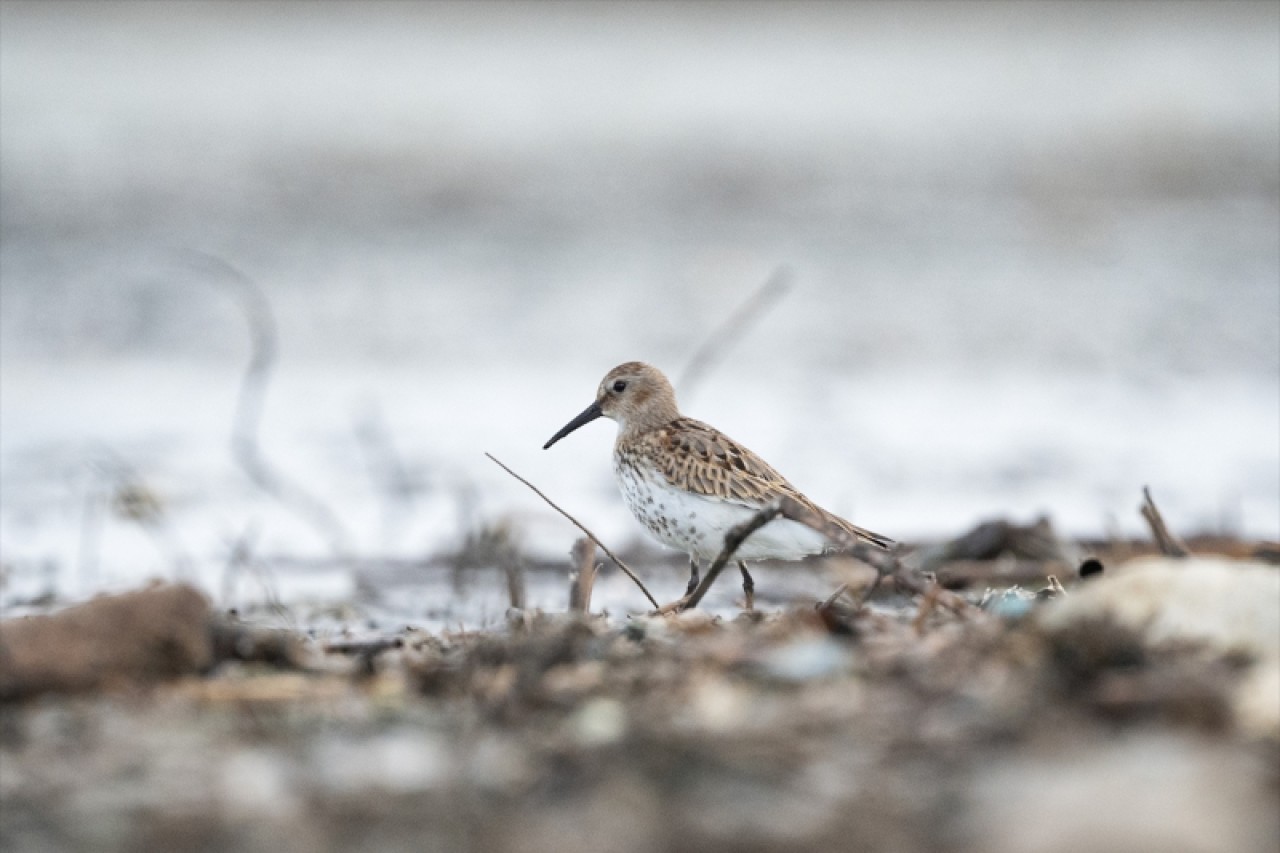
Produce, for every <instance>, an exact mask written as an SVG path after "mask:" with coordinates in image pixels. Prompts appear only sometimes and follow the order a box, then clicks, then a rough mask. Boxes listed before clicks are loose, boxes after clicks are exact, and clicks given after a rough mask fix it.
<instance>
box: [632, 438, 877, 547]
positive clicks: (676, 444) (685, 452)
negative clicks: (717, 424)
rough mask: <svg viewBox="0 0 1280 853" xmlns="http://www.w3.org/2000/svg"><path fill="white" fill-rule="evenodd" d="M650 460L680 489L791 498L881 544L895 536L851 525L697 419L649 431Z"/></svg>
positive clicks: (742, 500)
mask: <svg viewBox="0 0 1280 853" xmlns="http://www.w3.org/2000/svg"><path fill="white" fill-rule="evenodd" d="M645 438H646V441H645V444H646V445H648V450H649V457H650V460H651V461H652V462H653V463H654V465H655V467H656V468H657V469H658V470H659V471H660V472H661V473H662V476H663V477H664V478H665V479H666V481H667V482H668V483H669V484H670V485H672V486H674V487H675V488H679V489H685V490H687V491H690V492H693V493H694V494H698V495H702V496H704V497H708V498H716V499H718V500H722V501H729V502H731V503H736V504H741V505H743V506H746V507H750V508H752V509H758V508H760V507H763V506H765V505H766V504H768V503H769V502H770V501H773V500H775V499H776V498H779V497H784V496H785V497H788V498H791V499H792V500H794V501H797V502H798V503H800V504H802V505H803V506H805V507H807V508H808V509H810V510H812V511H813V512H815V513H817V514H818V515H820V516H822V517H823V518H824V519H826V520H827V521H828V522H831V523H834V524H835V525H836V526H838V527H840V528H841V529H843V530H845V531H846V532H848V533H849V534H850V535H852V536H854V537H856V538H858V539H864V540H866V541H868V542H870V543H872V544H873V545H878V546H879V547H881V548H888V547H889V546H891V545H893V544H894V542H893V540H892V539H890V538H888V537H887V536H881V535H880V534H878V533H873V532H871V531H870V530H866V529H864V528H861V527H858V526H856V525H854V524H850V523H849V522H847V521H845V520H844V519H842V518H840V517H839V516H837V515H833V514H832V513H829V512H827V511H826V510H824V509H823V508H822V507H820V506H818V505H817V504H815V503H814V502H813V501H811V500H809V499H808V498H807V497H805V496H804V494H803V493H801V492H800V490H799V489H797V488H796V487H795V486H793V485H791V483H790V482H788V481H787V479H786V478H785V477H783V476H782V475H781V474H779V473H778V472H777V471H776V470H774V468H773V467H772V466H771V465H769V463H767V462H765V461H764V460H763V459H761V458H760V457H759V456H757V455H756V454H754V453H752V452H751V451H750V450H748V449H747V448H745V447H743V446H742V445H741V444H738V443H737V442H736V441H734V440H733V439H731V438H729V437H728V436H727V435H725V434H724V433H722V432H720V431H719V430H717V429H715V428H714V427H711V426H708V425H707V424H704V423H702V422H701V421H695V420H693V419H692V418H680V419H678V420H675V421H672V422H671V423H670V424H668V425H666V426H665V427H662V428H660V429H656V430H653V431H652V432H650V433H648V434H647V435H646V436H645Z"/></svg>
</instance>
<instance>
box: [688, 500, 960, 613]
mask: <svg viewBox="0 0 1280 853" xmlns="http://www.w3.org/2000/svg"><path fill="white" fill-rule="evenodd" d="M779 516H781V517H783V518H787V519H790V520H791V521H795V522H798V523H799V524H803V525H805V526H806V527H809V528H811V529H813V530H816V531H818V532H819V533H821V534H822V535H823V536H825V537H827V539H828V540H830V542H831V544H832V545H835V546H836V547H837V548H839V549H840V550H841V551H842V552H843V553H845V554H848V555H849V556H851V557H853V558H854V559H856V560H860V561H862V562H864V563H866V564H867V565H869V566H871V568H873V569H875V570H876V573H877V575H879V576H880V577H892V578H893V580H894V583H895V584H896V585H897V586H898V587H900V588H901V589H904V590H906V591H907V592H910V593H913V594H915V595H925V594H929V593H930V587H931V586H932V584H928V583H925V582H924V581H922V580H920V579H919V578H918V577H915V576H913V574H912V573H911V572H909V571H907V570H906V569H904V567H903V566H902V562H901V561H900V560H899V559H898V557H897V556H896V555H895V554H894V552H893V551H885V550H883V549H881V548H879V547H876V546H873V545H870V544H868V543H866V542H864V541H862V540H860V539H858V538H857V537H855V536H854V535H853V534H851V533H849V532H848V531H847V530H845V529H844V528H842V527H840V526H839V525H837V524H834V523H832V522H830V521H828V520H827V519H825V518H823V517H822V516H820V515H818V514H817V513H815V512H814V511H813V510H811V509H809V508H808V507H806V506H805V505H804V504H802V503H800V502H799V501H797V500H795V499H793V498H788V497H781V498H778V499H777V500H775V501H773V502H772V503H770V504H769V505H767V506H765V507H763V508H762V509H761V510H760V511H759V512H757V513H756V514H755V515H753V516H752V517H751V518H749V519H747V520H746V521H745V522H743V523H742V524H739V525H737V526H736V527H733V528H731V529H730V530H729V532H728V533H726V534H725V537H724V549H723V550H722V551H721V552H720V554H719V556H717V557H716V559H715V562H713V563H712V564H711V568H709V569H708V570H707V573H706V574H705V575H704V576H703V578H702V582H701V583H699V584H698V588H697V589H695V590H694V591H693V592H692V593H691V594H690V595H688V596H686V597H685V598H683V599H680V600H679V601H677V602H673V604H671V605H668V606H667V607H666V608H663V611H664V612H666V611H669V610H673V609H674V610H683V609H685V608H688V607H696V606H697V604H698V602H700V601H701V600H702V598H703V596H704V595H706V594H707V590H709V589H710V588H711V584H712V583H714V582H715V579H716V576H717V575H719V574H720V572H721V571H723V569H724V567H725V565H726V564H728V562H729V560H730V559H731V558H732V557H733V554H734V552H735V551H737V550H738V548H739V547H740V546H741V545H742V543H743V542H745V541H746V539H747V537H748V536H750V535H751V534H752V533H755V532H756V531H757V530H759V529H760V528H761V527H764V526H765V525H766V524H768V523H769V522H770V521H773V520H774V519H775V518H777V517H779ZM878 583H879V578H877V585H878ZM874 588H875V585H873V586H872V589H874ZM843 592H844V590H843V589H842V590H840V591H839V592H838V593H837V595H836V596H833V598H835V597H838V595H839V594H840V593H843ZM867 594H868V595H870V591H868V593H867ZM932 595H933V596H934V598H935V599H936V601H937V603H938V604H941V605H943V606H944V607H946V608H948V609H950V610H952V611H954V612H955V613H965V612H967V611H968V610H969V609H970V608H969V602H967V601H965V600H964V599H963V598H962V597H960V596H958V595H956V594H954V593H952V592H948V591H947V590H943V589H939V590H937V591H935V592H933V593H932Z"/></svg>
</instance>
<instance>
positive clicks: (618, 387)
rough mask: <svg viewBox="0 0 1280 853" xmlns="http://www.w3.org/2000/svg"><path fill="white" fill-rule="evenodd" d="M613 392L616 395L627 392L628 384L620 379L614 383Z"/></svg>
mask: <svg viewBox="0 0 1280 853" xmlns="http://www.w3.org/2000/svg"><path fill="white" fill-rule="evenodd" d="M613 390H614V393H616V394H621V393H622V392H623V391H625V390H627V383H625V382H623V381H622V380H621V379H619V380H618V381H617V382H615V383H613Z"/></svg>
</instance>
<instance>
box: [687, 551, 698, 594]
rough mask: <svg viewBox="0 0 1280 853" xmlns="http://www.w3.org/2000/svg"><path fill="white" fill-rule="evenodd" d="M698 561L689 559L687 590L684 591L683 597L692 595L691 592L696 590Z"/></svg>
mask: <svg viewBox="0 0 1280 853" xmlns="http://www.w3.org/2000/svg"><path fill="white" fill-rule="evenodd" d="M698 580H699V578H698V561H697V560H695V559H693V557H690V558H689V588H688V589H686V590H685V591H684V594H685V597H686V598H687V597H688V596H690V595H693V591H694V590H695V589H697V588H698Z"/></svg>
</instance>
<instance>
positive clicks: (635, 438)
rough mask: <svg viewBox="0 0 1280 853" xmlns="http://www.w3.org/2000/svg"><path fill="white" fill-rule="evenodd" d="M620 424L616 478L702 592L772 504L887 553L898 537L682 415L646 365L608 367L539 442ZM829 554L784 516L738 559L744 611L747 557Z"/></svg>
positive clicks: (817, 537)
mask: <svg viewBox="0 0 1280 853" xmlns="http://www.w3.org/2000/svg"><path fill="white" fill-rule="evenodd" d="M600 417H605V418H611V419H612V420H614V421H616V422H617V424H618V437H617V439H616V441H615V442H614V445H613V473H614V475H615V476H616V477H617V480H618V486H619V488H620V489H621V490H622V497H623V500H624V501H625V502H626V504H627V507H628V509H630V510H631V514H632V515H634V516H635V517H636V519H637V520H638V521H639V522H640V523H641V524H643V525H644V526H645V527H646V528H648V530H649V532H650V533H651V534H653V536H654V538H656V539H657V540H658V541H660V542H663V543H664V544H666V545H670V546H671V547H673V548H676V549H678V550H680V551H684V552H685V553H687V554H688V555H689V588H688V592H687V593H686V596H688V595H690V594H692V593H693V591H694V589H696V588H697V586H698V579H699V578H698V573H699V561H709V560H714V559H715V558H716V557H717V556H718V555H719V554H720V551H721V549H722V548H723V547H724V537H725V533H726V532H728V531H729V530H730V529H731V528H733V527H734V526H736V525H738V524H740V523H742V522H744V521H746V520H747V519H749V518H751V517H752V516H753V515H755V513H756V512H758V511H759V510H760V509H762V508H763V507H765V506H767V505H768V504H769V503H770V502H771V501H773V500H775V499H777V498H780V497H788V498H791V499H793V500H795V501H798V502H799V503H800V504H802V505H803V506H804V507H806V508H807V509H809V510H810V511H812V512H814V513H816V514H817V515H818V516H819V517H820V518H822V519H823V520H824V521H826V522H827V523H830V524H834V525H836V526H838V527H840V528H841V529H843V530H844V531H845V532H846V533H849V534H850V535H852V536H853V537H854V538H855V539H858V540H864V541H866V542H870V543H871V544H873V545H877V546H879V547H881V548H889V547H890V546H891V545H893V544H894V542H893V540H892V539H889V538H888V537H886V536H881V535H880V534H878V533H872V532H871V531H870V530H864V529H863V528H861V527H857V526H856V525H853V524H850V523H849V522H847V521H845V520H844V519H842V518H840V517H839V516H836V515H834V514H832V513H830V512H827V511H826V510H825V509H823V508H822V507H820V506H818V505H817V504H815V503H814V502H813V501H811V500H809V499H808V498H807V497H805V496H804V495H803V494H802V493H801V492H800V491H799V490H798V489H796V487H795V486H793V485H791V483H789V482H787V480H786V478H784V477H783V476H782V475H781V474H779V473H778V472H777V471H775V470H774V469H773V468H772V467H771V466H770V465H769V464H768V463H767V462H765V461H764V460H763V459H761V458H760V457H759V456H757V455H756V454H754V453H752V452H751V451H750V450H748V449H747V448H745V447H743V446H742V445H741V444H738V443H737V442H736V441H734V440H733V439H731V438H729V437H728V436H727V435H725V434H724V433H722V432H720V431H719V430H717V429H715V428H714V427H711V426H708V425H707V424H704V423H702V422H701V421H695V420H694V419H693V418H686V417H684V416H683V415H681V414H680V410H679V408H677V406H676V393H675V389H673V388H672V387H671V383H670V382H669V381H668V380H667V377H666V376H664V375H663V374H662V371H660V370H658V368H656V367H653V366H652V365H648V364H644V363H643V362H639V361H629V362H627V363H626V364H620V365H618V366H617V367H615V368H614V369H613V370H610V371H609V372H608V373H607V374H606V375H605V377H604V379H603V380H602V381H601V382H600V387H599V388H598V389H597V391H596V399H595V402H593V403H592V404H591V405H590V406H587V408H586V409H584V410H583V411H582V413H581V414H580V415H578V416H577V417H576V418H574V419H573V420H571V421H569V423H567V424H565V425H564V427H563V428H562V429H561V430H560V431H559V432H557V433H556V434H555V435H553V436H551V439H550V440H549V441H548V442H547V443H546V444H544V445H543V446H542V449H543V450H546V449H547V448H549V447H551V445H553V444H555V443H556V442H557V441H559V440H560V439H562V438H564V437H565V436H566V435H568V434H569V433H571V432H573V431H574V430H576V429H578V428H579V427H581V426H583V425H585V424H588V423H590V422H591V421H594V420H596V419H597V418H600ZM829 550H832V545H831V543H830V541H829V540H828V539H827V538H826V537H825V536H823V535H822V534H821V533H818V532H817V531H816V530H814V529H813V528H811V527H808V526H806V525H803V524H800V523H798V522H796V521H792V520H791V519H788V518H777V519H774V520H773V521H771V522H769V523H768V524H766V525H765V526H764V527H762V528H760V529H759V530H757V531H756V532H755V533H753V534H752V535H751V536H750V537H749V538H748V539H747V540H746V541H745V542H743V543H742V545H740V546H739V547H738V550H737V552H736V553H735V554H734V557H735V558H737V560H738V568H739V569H740V570H741V571H742V590H743V593H744V594H745V596H746V605H747V609H748V610H750V609H751V608H752V606H753V603H754V593H755V581H754V580H752V578H751V573H750V572H748V571H747V561H748V560H765V559H772V560H798V559H801V558H802V557H807V556H809V555H811V554H821V553H823V552H825V551H829Z"/></svg>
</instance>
